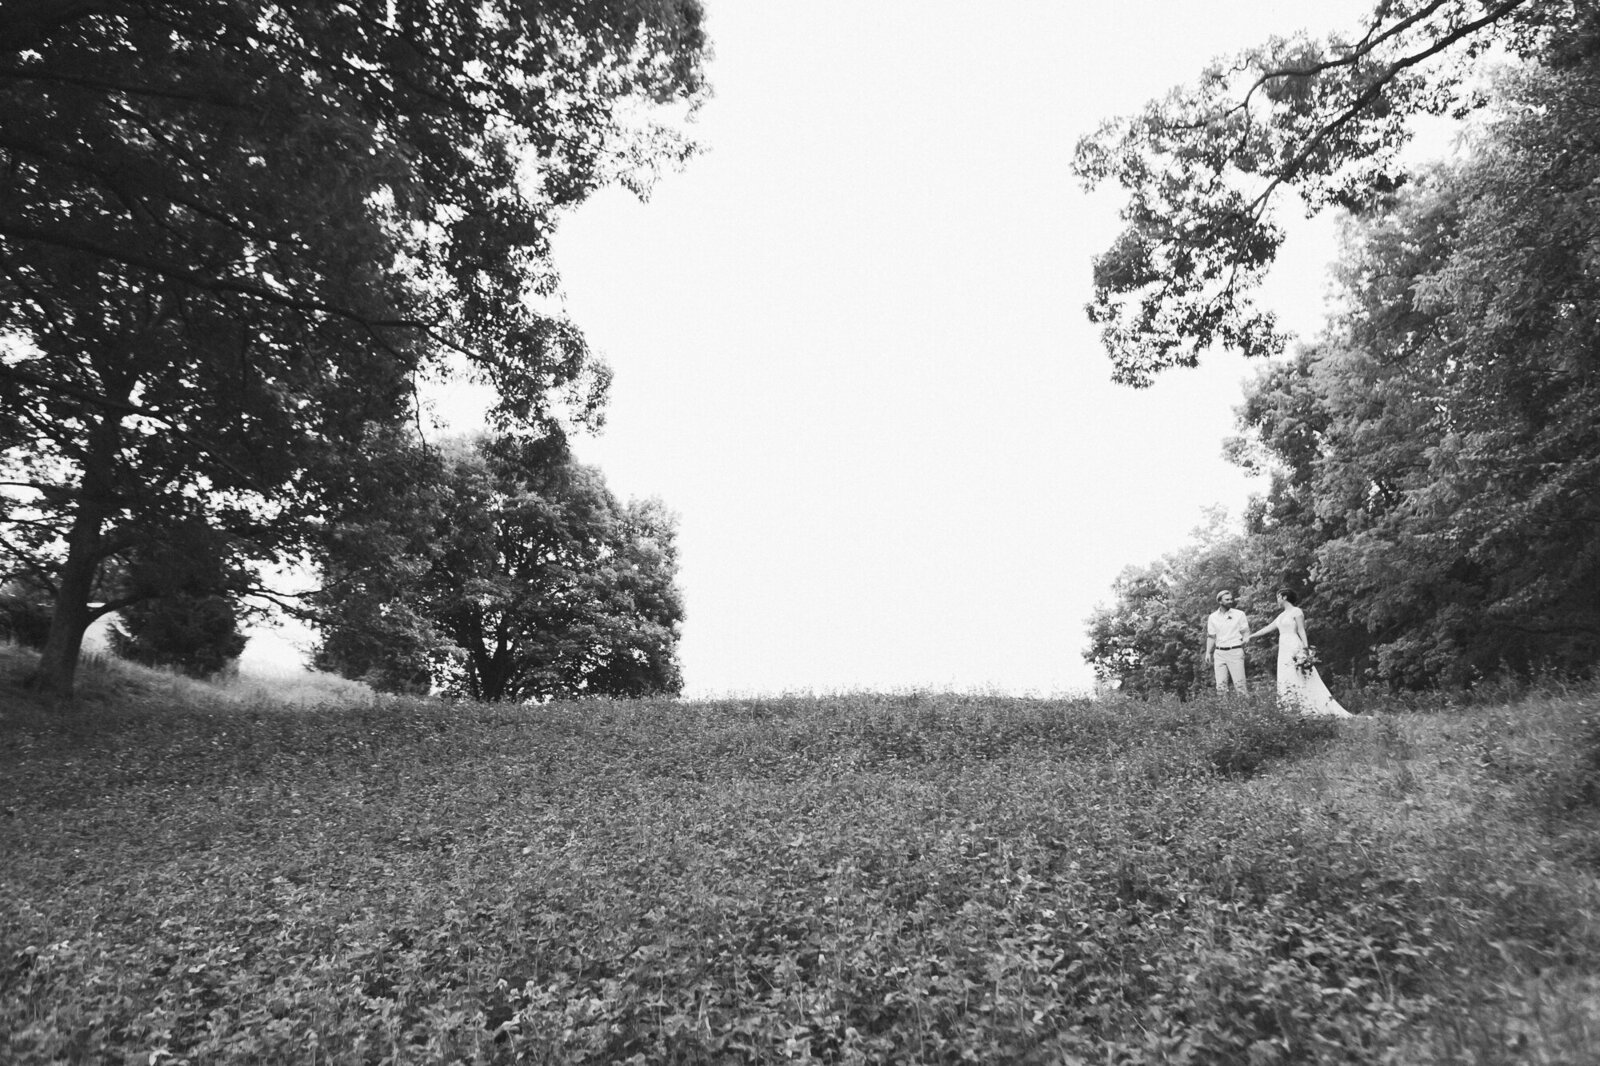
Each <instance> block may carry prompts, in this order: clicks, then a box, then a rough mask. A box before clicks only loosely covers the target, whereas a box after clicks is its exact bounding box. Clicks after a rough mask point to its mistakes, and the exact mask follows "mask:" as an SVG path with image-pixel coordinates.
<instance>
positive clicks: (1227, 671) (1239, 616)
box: [1206, 589, 1250, 693]
mask: <svg viewBox="0 0 1600 1066" xmlns="http://www.w3.org/2000/svg"><path fill="white" fill-rule="evenodd" d="M1249 639H1250V623H1249V622H1248V621H1246V620H1245V617H1244V612H1243V611H1240V610H1237V609H1235V608H1234V606H1233V590H1231V589H1223V590H1222V591H1220V592H1218V593H1217V609H1216V610H1215V611H1212V612H1211V616H1210V617H1209V618H1207V619H1206V658H1208V659H1210V660H1211V668H1212V670H1214V671H1215V672H1216V675H1217V691H1218V692H1227V691H1228V681H1229V679H1230V678H1231V679H1232V681H1233V690H1234V691H1235V692H1240V693H1243V692H1248V691H1250V684H1249V682H1247V681H1246V680H1245V679H1244V642H1245V641H1246V640H1249Z"/></svg>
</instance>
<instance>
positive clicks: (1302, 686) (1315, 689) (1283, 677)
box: [1249, 589, 1351, 718]
mask: <svg viewBox="0 0 1600 1066" xmlns="http://www.w3.org/2000/svg"><path fill="white" fill-rule="evenodd" d="M1295 599H1296V597H1295V594H1294V593H1293V592H1291V591H1289V590H1288V589H1279V590H1278V608H1279V613H1278V617H1276V618H1274V619H1273V620H1272V621H1270V622H1268V623H1267V624H1266V625H1264V626H1262V627H1261V628H1260V629H1258V630H1256V631H1255V632H1254V633H1251V634H1250V638H1249V639H1251V640H1254V639H1255V638H1256V637H1260V636H1265V635H1266V634H1268V633H1270V632H1272V631H1273V630H1274V629H1276V630H1277V631H1278V699H1279V701H1280V702H1282V703H1292V704H1296V705H1298V706H1299V708H1300V713H1301V714H1319V715H1327V716H1330V717H1333V718H1349V717H1351V714H1350V712H1349V711H1347V710H1345V709H1344V708H1343V707H1341V706H1339V701H1338V700H1336V699H1334V698H1333V693H1331V692H1329V691H1328V686H1327V685H1325V684H1323V683H1322V675H1321V674H1319V673H1317V668H1316V663H1315V661H1312V662H1302V661H1301V660H1302V658H1306V656H1304V655H1303V654H1302V653H1303V652H1305V651H1306V650H1307V649H1308V648H1309V647H1310V644H1311V642H1310V641H1308V640H1307V639H1306V615H1305V612H1304V611H1302V610H1301V609H1300V608H1299V607H1297V606H1296V605H1295Z"/></svg>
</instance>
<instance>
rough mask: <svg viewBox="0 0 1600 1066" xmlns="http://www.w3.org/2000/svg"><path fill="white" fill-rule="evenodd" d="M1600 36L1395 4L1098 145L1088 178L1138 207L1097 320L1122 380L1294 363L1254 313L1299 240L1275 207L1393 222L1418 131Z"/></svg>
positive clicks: (1586, 0)
mask: <svg viewBox="0 0 1600 1066" xmlns="http://www.w3.org/2000/svg"><path fill="white" fill-rule="evenodd" d="M1597 28H1600V23H1597V11H1596V8H1595V5H1594V4H1593V2H1592V0H1382V2H1381V3H1377V4H1375V5H1374V7H1373V10H1372V13H1371V15H1370V16H1368V18H1367V19H1366V20H1364V22H1363V24H1362V25H1361V26H1360V27H1358V28H1357V29H1356V30H1355V32H1353V33H1349V34H1334V35H1332V36H1330V37H1328V38H1326V39H1320V40H1319V39H1314V38H1311V37H1309V36H1307V35H1305V34H1300V35H1296V36H1294V37H1290V38H1274V39H1272V40H1270V41H1268V42H1267V43H1266V44H1264V45H1262V46H1260V47H1257V48H1253V49H1250V50H1247V51H1245V52H1242V53H1240V54H1239V55H1237V56H1233V57H1229V58H1226V59H1221V60H1218V61H1217V62H1215V63H1214V64H1212V65H1211V66H1210V67H1208V68H1207V69H1206V70H1205V72H1204V73H1203V74H1202V75H1201V77H1200V79H1199V80H1198V82H1196V83H1195V84H1194V85H1191V86H1185V87H1182V88H1179V89H1175V90H1173V92H1171V93H1170V94H1168V95H1167V96H1166V97H1164V98H1162V99H1160V100H1156V101H1152V102H1151V103H1150V104H1148V105H1147V106H1146V107H1145V108H1144V110H1143V111H1141V112H1140V113H1139V114H1137V115H1132V116H1128V117H1124V118H1119V119H1114V120H1111V121H1108V122H1106V123H1105V124H1104V125H1103V126H1102V127H1101V128H1100V129H1099V130H1098V131H1097V132H1096V133H1094V134H1092V135H1090V136H1088V137H1085V138H1083V140H1082V141H1080V142H1079V144H1078V150H1077V157H1076V160H1075V162H1074V170H1075V172H1076V173H1077V175H1078V176H1079V177H1080V178H1081V179H1082V180H1083V181H1084V182H1085V184H1086V185H1088V186H1090V187H1093V186H1095V185H1098V184H1100V183H1102V182H1114V183H1116V184H1117V185H1120V186H1121V187H1122V189H1123V190H1124V191H1125V192H1126V193H1127V203H1126V206H1125V207H1124V208H1123V212H1122V217H1123V220H1124V221H1125V222H1126V223H1127V228H1126V229H1125V230H1124V231H1123V232H1122V233H1121V234H1120V235H1119V236H1118V238H1117V239H1116V241H1115V242H1113V244H1112V246H1111V247H1110V248H1109V249H1107V250H1106V251H1105V252H1104V253H1102V254H1101V255H1100V256H1098V257H1097V258H1096V260H1095V270H1094V280H1095V295H1094V299H1093V300H1092V301H1091V303H1090V304H1089V306H1088V312H1089V317H1090V319H1091V320H1093V321H1095V322H1097V323H1100V324H1102V327H1103V329H1102V338H1103V340H1104V342H1105V346H1106V350H1107V352H1108V353H1109V354H1110V356H1111V360H1112V364H1113V376H1114V377H1115V378H1116V380H1118V381H1122V382H1126V383H1129V384H1133V385H1147V384H1149V383H1150V381H1151V380H1152V378H1153V377H1154V375H1156V374H1158V373H1160V372H1161V371H1162V370H1164V369H1167V368H1170V367H1173V366H1194V365H1195V364H1196V363H1197V362H1198V361H1199V359H1200V357H1201V355H1202V354H1203V353H1204V352H1205V350H1206V349H1207V348H1208V347H1211V346H1212V345H1217V346H1222V347H1227V348H1232V349H1235V350H1238V351H1242V352H1244V353H1246V354H1249V355H1262V354H1271V353H1275V352H1277V351H1279V350H1280V349H1281V348H1282V345H1283V340H1284V338H1283V337H1282V335H1281V334H1280V333H1279V331H1278V330H1277V326H1276V322H1275V320H1274V318H1273V315H1272V314H1271V312H1270V311H1269V310H1266V309H1263V308H1260V307H1258V306H1257V305H1256V304H1255V303H1254V301H1253V298H1252V294H1253V292H1254V290H1255V288H1256V286H1257V284H1258V283H1259V281H1260V280H1261V278H1262V277H1263V276H1264V275H1265V273H1266V271H1267V269H1268V268H1269V267H1270V266H1271V264H1272V262H1273V260H1274V258H1275V257H1276V255H1277V251H1278V247H1279V245H1280V244H1281V242H1282V239H1283V233H1282V231H1281V229H1280V228H1279V227H1278V225H1277V224H1276V222H1275V221H1274V218H1273V200H1274V198H1275V196H1276V197H1277V198H1278V199H1282V198H1283V197H1282V196H1281V193H1283V192H1284V191H1286V190H1293V191H1294V192H1296V193H1298V194H1299V198H1300V199H1301V201H1302V202H1303V203H1305V204H1306V205H1308V206H1309V207H1310V208H1311V209H1312V210H1320V209H1323V208H1326V207H1329V206H1334V205H1336V206H1340V207H1345V208H1349V209H1353V210H1357V211H1364V210H1370V209H1372V208H1373V207H1377V206H1381V205H1382V204H1383V202H1384V201H1385V198H1386V197H1387V196H1388V195H1389V194H1390V193H1392V192H1393V191H1394V190H1395V189H1396V188H1398V187H1400V186H1402V185H1403V184H1404V183H1405V182H1406V181H1407V174H1406V172H1405V170H1404V168H1403V166H1402V165H1401V164H1400V161H1399V157H1398V153H1399V150H1400V149H1401V148H1402V147H1403V146H1404V145H1405V143H1406V140H1407V138H1408V137H1409V135H1410V132H1411V131H1410V127H1409V125H1408V123H1409V121H1410V120H1411V119H1412V118H1414V117H1416V116H1420V115H1443V114H1455V115H1461V114H1464V113H1466V112H1468V111H1470V110H1471V109H1472V108H1474V107H1476V106H1479V105H1480V104H1481V103H1482V100H1483V97H1482V94H1481V92H1480V91H1479V87H1478V86H1477V85H1476V84H1475V83H1474V82H1473V80H1472V79H1471V78H1470V77H1469V75H1470V74H1471V72H1472V71H1473V69H1474V63H1475V61H1477V60H1479V59H1480V58H1481V57H1482V56H1483V55H1484V54H1485V53H1488V52H1490V51H1491V50H1493V49H1494V48H1496V47H1501V48H1504V49H1506V50H1508V51H1510V52H1512V53H1515V54H1521V55H1526V56H1544V57H1557V58H1565V57H1567V56H1570V55H1574V54H1579V55H1581V54H1584V53H1586V52H1587V51H1589V49H1590V44H1589V41H1590V37H1591V35H1592V34H1593V33H1594V32H1595V31H1596V29H1597Z"/></svg>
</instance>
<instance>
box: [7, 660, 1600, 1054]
mask: <svg viewBox="0 0 1600 1066" xmlns="http://www.w3.org/2000/svg"><path fill="white" fill-rule="evenodd" d="M105 670H106V672H105V674H104V676H103V678H102V679H100V680H94V679H90V683H89V684H88V686H87V688H86V695H85V698H84V699H83V700H82V701H80V702H79V703H78V704H77V705H75V706H74V707H73V708H70V709H62V708H47V707H42V706H37V705H32V704H29V703H28V701H27V699H26V697H25V696H24V695H23V694H22V693H20V692H19V691H18V690H17V689H15V687H11V688H5V687H0V698H5V699H9V700H11V701H12V707H13V710H12V712H11V713H8V714H7V715H6V717H5V719H4V720H3V721H0V775H3V777H0V808H3V812H0V813H3V818H0V848H3V849H4V850H3V854H0V861H3V863H4V873H3V874H0V914H5V915H8V916H10V917H7V918H6V920H5V925H4V928H3V931H0V1031H3V1032H5V1033H7V1034H9V1035H8V1036H7V1037H6V1038H5V1039H6V1040H7V1041H8V1042H7V1043H5V1044H0V1059H5V1060H7V1061H17V1062H25V1063H45V1062H56V1061H66V1062H99V1061H107V1060H111V1059H116V1060H118V1061H129V1060H130V1059H138V1060H140V1061H147V1060H148V1059H149V1056H150V1055H152V1054H154V1055H156V1056H157V1058H158V1059H160V1060H162V1061H167V1062H174V1061H190V1062H197V1063H198V1062H206V1063H211V1062H241V1063H242V1062H302V1061H310V1060H312V1059H313V1058H315V1059H321V1060H327V1061H333V1062H369V1061H370V1062H453V1061H468V1062H501V1061H504V1062H513V1061H527V1062H607V1063H609V1062H681V1063H690V1062H704V1063H712V1062H727V1063H742V1062H776V1061H790V1060H795V1061H808V1060H809V1061H825V1062H863V1063H865V1062H927V1063H937V1062H951V1063H955V1062H964V1061H983V1062H1029V1061H1037V1062H1067V1063H1071V1062H1096V1063H1102V1062H1112V1063H1167V1062H1180V1063H1181V1062H1189V1063H1217V1064H1223V1063H1228V1064H1231V1063H1257V1064H1265V1063H1279V1062H1281V1063H1289V1062H1295V1063H1299V1062H1307V1063H1309V1062H1375V1063H1378V1062H1389V1063H1434V1062H1437V1063H1446V1062H1481V1063H1510V1062H1582V1061H1587V1060H1586V1059H1584V1058H1583V1057H1582V1056H1583V1055H1586V1054H1587V1053H1588V1048H1589V1047H1591V1046H1593V1041H1592V1038H1593V1036H1594V1035H1595V1030H1594V1026H1595V1021H1596V1012H1595V1010H1594V1007H1595V1003H1596V1001H1595V998H1594V991H1595V986H1594V975H1595V973H1596V967H1595V963H1596V960H1597V959H1600V937H1597V936H1596V930H1595V929H1594V928H1593V922H1592V918H1591V917H1590V916H1591V915H1593V914H1595V913H1600V911H1597V909H1596V903H1597V902H1600V900H1597V898H1596V896H1597V893H1596V888H1595V880H1594V877H1593V872H1594V861H1595V858H1594V856H1595V851H1594V848H1593V847H1592V846H1591V844H1590V842H1591V841H1592V840H1593V839H1594V834H1593V829H1594V816H1595V789H1594V787H1593V786H1594V784H1595V778H1596V774H1597V770H1596V767H1597V766H1600V762H1596V760H1597V759H1600V740H1597V736H1600V734H1596V732H1595V730H1594V728H1593V714H1594V696H1593V693H1591V692H1570V693H1550V694H1543V695H1536V696H1528V697H1525V698H1522V699H1519V700H1518V701H1516V702H1507V703H1502V704H1499V705H1494V706H1484V707H1471V708H1455V709H1451V710H1445V711H1441V712H1440V713H1433V714H1426V715H1417V714H1407V715H1391V714H1382V713H1374V714H1371V715H1368V716H1365V717H1364V718H1363V719H1362V720H1359V721H1357V722H1354V723H1350V724H1346V725H1342V726H1340V725H1334V724H1330V723H1327V722H1317V721H1305V720H1301V719H1299V718H1297V717H1294V716H1292V715H1283V714H1280V713H1279V712H1278V711H1277V710H1276V709H1275V708H1274V707H1273V706H1272V705H1271V704H1270V702H1266V701H1237V702H1211V701H1201V702H1195V703H1190V704H1182V705H1180V704H1164V703H1140V702H1133V701H1115V700H1106V701H1089V700H1027V699H1007V698H1003V697H996V696H982V695H953V694H948V695H947V694H936V693H907V694H900V695H896V696H880V695H873V694H835V695H831V696H826V697H785V698H760V697H749V698H741V699H729V700H719V701H704V702H695V701H637V702H622V701H591V702H579V703H563V704H552V705H547V706H543V707H537V708H514V707H505V706H480V705H471V704H465V703H455V704H446V703H440V702H434V701H422V700H397V699H381V698H374V697H372V696H371V695H370V694H367V693H361V692H356V693H340V692H329V693H328V694H327V698H314V699H313V698H299V699H295V700H293V701H291V702H289V703H276V702H272V701H269V700H267V699H265V698H261V697H258V696H255V695H252V696H249V697H246V698H240V697H239V694H238V691H237V690H236V689H217V690H208V689H205V688H204V687H198V688H191V687H189V686H188V685H186V684H177V683H176V680H175V679H170V678H165V677H159V676H154V675H145V674H139V673H132V672H130V673H122V672H121V670H122V668H120V667H117V666H115V665H113V664H106V668H105ZM102 680H103V682H104V685H105V687H104V688H101V687H99V686H100V685H101V682H102ZM4 684H5V682H4V681H3V680H0V686H3V685H4Z"/></svg>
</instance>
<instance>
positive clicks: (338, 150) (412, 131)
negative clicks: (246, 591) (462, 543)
mask: <svg viewBox="0 0 1600 1066" xmlns="http://www.w3.org/2000/svg"><path fill="white" fill-rule="evenodd" d="M0 27H3V29H4V32H3V33H0V344H3V345H4V347H3V349H0V384H3V386H4V387H3V389H0V480H3V481H4V482H5V484H4V491H3V493H0V532H3V534H4V538H3V540H0V545H3V548H4V556H5V560H4V569H3V571H0V578H5V577H13V576H23V577H25V578H26V579H27V580H28V581H29V582H30V583H32V584H34V585H36V586H39V587H41V588H44V589H46V590H47V591H48V593H49V595H50V596H51V597H52V598H53V600H54V608H53V624H52V628H51V635H50V638H49V640H48V642H47V646H46V648H45V656H44V664H43V667H42V671H43V680H44V681H45V683H46V684H47V685H49V686H50V687H54V688H57V689H61V690H67V689H70V686H71V678H72V669H73V666H74V664H75V662H76V656H77V650H78V646H79V643H80V641H81V638H82V633H83V631H84V629H85V628H86V626H87V624H88V623H89V622H90V621H91V620H92V619H93V618H94V617H95V616H96V615H97V614H102V613H106V612H109V611H112V610H116V609H117V608H118V607H119V606H122V605H123V604H122V602H121V601H123V600H124V599H125V598H126V596H125V593H126V590H125V589H121V588H118V587H116V582H115V575H116V574H117V573H118V572H119V569H120V570H125V567H123V566H121V564H122V563H125V562H126V561H127V560H128V559H131V558H133V557H134V555H135V554H136V553H137V552H139V551H140V550H141V549H144V548H147V547H149V546H150V545H153V544H156V543H159V540H160V535H161V530H162V529H164V528H169V527H172V526H174V525H178V524H182V523H189V522H194V521H201V522H204V523H206V524H208V525H210V526H211V527H213V528H214V529H216V530H218V531H219V532H220V533H221V534H224V535H223V536H220V537H219V538H218V540H217V542H218V543H222V544H226V545H227V547H228V551H229V552H230V553H231V554H230V559H231V560H233V561H239V562H242V561H250V560H255V561H260V560H270V559H273V558H275V557H277V556H280V555H282V554H284V553H286V552H293V551H297V550H300V549H302V548H303V547H305V545H306V544H307V543H308V542H309V541H311V540H313V539H314V538H315V537H316V536H317V534H318V531H319V530H320V529H322V528H325V527H326V525H327V524H328V523H329V522H330V521H332V520H334V518H335V517H336V513H337V510H338V508H339V507H341V506H344V505H345V501H346V500H348V499H349V498H350V497H351V496H352V495H355V494H360V493H361V492H368V491H379V490H381V485H382V478H381V477H379V478H374V477H373V476H371V474H370V463H369V460H370V459H371V457H372V456H373V454H374V452H375V450H377V449H379V448H380V447H381V446H382V444H383V442H384V441H385V440H387V439H389V438H390V437H391V436H392V432H391V431H392V428H393V427H394V426H396V425H399V424H401V423H403V422H404V421H406V420H407V419H409V418H410V417H412V416H413V415H414V410H413V407H414V404H413V393H414V388H415V384H416V382H417V380H418V378H419V377H420V376H422V375H425V374H430V373H440V374H442V373H445V372H447V367H448V366H449V365H450V363H449V359H451V358H456V359H464V360H465V362H466V365H467V366H468V367H469V372H470V373H471V374H473V375H475V376H476V377H478V378H479V379H481V380H484V381H487V382H489V383H490V384H492V385H494V386H495V387H496V388H497V389H498V394H499V397H500V400H499V404H498V406H497V408H496V411H495V416H494V417H495V418H496V419H497V421H499V422H501V423H502V424H504V425H506V426H508V427H509V426H520V427H522V428H523V429H525V430H528V431H531V432H534V433H538V432H544V431H546V430H547V429H548V427H549V426H550V425H551V424H552V423H555V422H560V421H563V420H576V421H582V420H585V419H592V418H594V417H597V414H598V411H599V407H600V404H601V403H602V402H603V399H604V394H605V384H606V373H605V370H604V367H603V366H602V365H600V364H599V363H598V362H597V361H595V360H594V359H593V358H592V357H591V355H590V353H589V351H588V349H587V346H586V345H585V344H584V342H583V338H582V336H581V334H580V333H579V332H578V331H577V329H576V328H575V327H574V326H573V325H572V324H571V323H568V322H566V321H564V320H563V319H561V318H559V317H553V316H551V315H549V314H547V313H545V312H544V311H542V310H540V307H539V303H538V297H540V296H541V294H548V293H549V292H551V291H552V289H553V286H554V282H555V271H554V268H553V265H552V264H551V263H550V260H549V236H550V233H551V231H552V229H553V227H554V225H555V220H556V219H557V217H558V215H559V212H560V211H561V210H562V209H563V208H565V207H568V206H570V205H572V204H574V203H577V202H579V201H581V200H582V199H583V198H584V197H585V196H586V195H588V193H590V192H591V191H592V190H594V189H595V188H597V187H599V186H600V185H602V184H605V183H607V182H614V181H623V182H626V183H628V184H630V185H632V186H634V187H635V188H637V189H640V190H641V191H642V190H643V189H644V188H646V187H647V186H648V184H649V181H650V178H651V176H652V174H653V173H654V171H655V169H656V168H657V167H659V166H661V165H663V164H668V163H671V162H673V161H675V160H678V159H681V158H683V157H684V156H685V155H686V154H687V153H688V151H689V145H688V144H687V143H686V142H684V141H683V140H682V138H681V137H677V136H676V135H674V134H673V133H671V132H670V130H669V129H668V127H666V126H664V125H662V124H660V122H659V121H658V120H656V119H653V118H650V117H648V116H649V115H650V114H651V113H652V111H653V109H655V108H656V106H657V105H661V104H665V103H669V102H673V101H678V102H682V103H685V104H689V105H692V104H693V103H694V102H695V101H696V100H697V99H698V98H699V97H700V95H701V93H702V92H703V84H702V77H701V68H700V64H701V59H702V56H703V54H704V50H705V47H706V42H705V38H704V34H703V31H702V28H701V11H700V8H699V5H698V3H697V2H696V0H645V2H636V0H587V2H579V3H562V4H544V3H534V2H519V0H488V2H481V3H480V2H473V3H465V2H460V0H449V2H438V0H394V2H392V3H390V2H389V0H364V2H348V3H340V4H315V5H312V4H290V5H268V6H265V7H262V6H260V5H254V4H243V3H237V2H234V0H198V2H190V3H175V2H163V0H104V2H101V3H94V4H87V3H82V4H80V3H68V4H53V3H44V2H39V0H3V2H0ZM91 605H92V606H91Z"/></svg>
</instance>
